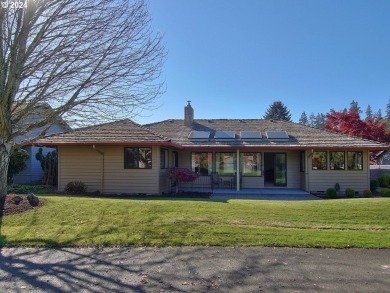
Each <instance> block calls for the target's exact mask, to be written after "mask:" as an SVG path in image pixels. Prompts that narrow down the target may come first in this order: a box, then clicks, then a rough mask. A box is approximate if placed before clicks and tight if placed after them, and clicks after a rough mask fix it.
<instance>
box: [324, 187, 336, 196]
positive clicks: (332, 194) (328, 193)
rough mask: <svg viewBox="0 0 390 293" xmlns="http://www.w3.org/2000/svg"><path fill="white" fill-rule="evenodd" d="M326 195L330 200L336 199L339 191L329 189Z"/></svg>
mask: <svg viewBox="0 0 390 293" xmlns="http://www.w3.org/2000/svg"><path fill="white" fill-rule="evenodd" d="M326 195H327V196H328V197H329V198H335V197H336V195H337V191H336V189H334V188H328V189H327V190H326Z"/></svg>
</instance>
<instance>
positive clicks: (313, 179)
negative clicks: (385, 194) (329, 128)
mask: <svg viewBox="0 0 390 293" xmlns="http://www.w3.org/2000/svg"><path fill="white" fill-rule="evenodd" d="M321 151H326V150H321ZM347 151H348V150H347ZM305 157H306V160H307V164H306V166H307V168H306V172H307V173H306V174H307V180H308V181H307V184H306V191H311V192H316V191H325V192H326V190H327V189H328V188H331V187H333V188H334V187H335V184H336V183H339V185H340V192H341V193H344V192H345V189H346V188H352V189H354V190H355V191H358V192H359V193H362V192H363V190H364V189H369V188H370V167H369V154H368V151H363V170H356V171H352V170H351V171H348V170H329V159H328V160H327V161H328V170H312V162H311V151H306V156H305ZM328 158H329V151H328Z"/></svg>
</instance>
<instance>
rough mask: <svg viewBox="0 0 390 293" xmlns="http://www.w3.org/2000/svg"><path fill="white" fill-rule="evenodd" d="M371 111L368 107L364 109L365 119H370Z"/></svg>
mask: <svg viewBox="0 0 390 293" xmlns="http://www.w3.org/2000/svg"><path fill="white" fill-rule="evenodd" d="M372 115H373V114H372V109H371V106H370V105H368V106H367V109H366V119H371V118H372Z"/></svg>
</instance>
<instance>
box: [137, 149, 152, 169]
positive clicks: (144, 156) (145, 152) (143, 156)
mask: <svg viewBox="0 0 390 293" xmlns="http://www.w3.org/2000/svg"><path fill="white" fill-rule="evenodd" d="M138 167H139V168H140V169H149V168H152V149H151V148H139V161H138Z"/></svg>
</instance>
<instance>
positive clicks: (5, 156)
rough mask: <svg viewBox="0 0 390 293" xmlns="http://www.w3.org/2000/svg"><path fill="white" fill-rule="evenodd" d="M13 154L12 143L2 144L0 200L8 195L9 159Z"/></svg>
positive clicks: (0, 146)
mask: <svg viewBox="0 0 390 293" xmlns="http://www.w3.org/2000/svg"><path fill="white" fill-rule="evenodd" d="M11 152H12V145H11V144H10V143H1V144H0V198H2V197H5V196H6V195H7V177H8V165H9V158H10V156H11Z"/></svg>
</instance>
